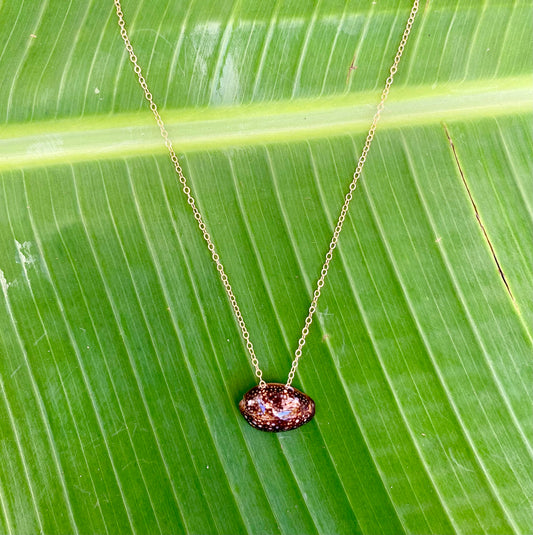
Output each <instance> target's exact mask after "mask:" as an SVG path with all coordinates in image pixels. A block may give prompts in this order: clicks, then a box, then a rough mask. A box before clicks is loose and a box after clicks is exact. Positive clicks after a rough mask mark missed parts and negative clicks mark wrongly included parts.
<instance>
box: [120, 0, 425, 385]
mask: <svg viewBox="0 0 533 535" xmlns="http://www.w3.org/2000/svg"><path fill="white" fill-rule="evenodd" d="M113 1H114V4H115V8H116V11H117V17H118V25H119V26H120V35H121V36H122V39H123V41H124V44H125V45H126V50H127V52H128V54H129V56H130V61H131V63H132V64H133V70H134V71H135V74H136V75H137V78H138V79H139V84H140V86H141V87H142V89H143V91H144V96H145V98H146V100H147V101H148V103H149V105H150V109H151V110H152V113H153V114H154V117H155V120H156V123H157V126H159V130H160V132H161V136H162V137H163V140H164V143H165V146H166V148H167V149H168V152H169V155H170V159H171V161H172V163H173V165H174V169H175V170H176V174H177V175H178V180H179V182H180V184H181V186H182V188H181V189H182V191H183V193H184V194H185V196H186V197H187V202H188V204H189V206H190V207H191V210H192V213H193V215H194V218H195V219H196V222H197V223H198V227H199V228H200V231H201V232H202V235H203V238H204V240H205V241H206V243H207V248H208V249H209V252H210V253H211V258H212V259H213V262H214V263H215V265H216V268H217V271H218V273H219V275H220V280H221V281H222V284H223V285H224V289H225V290H226V293H227V295H228V298H229V300H230V303H231V306H232V308H233V312H234V314H235V318H236V319H237V322H238V323H239V327H240V329H241V332H242V337H243V339H244V342H245V343H246V348H247V350H248V353H249V354H250V360H251V362H252V366H253V367H254V369H255V375H256V376H257V378H258V379H259V386H261V387H262V386H265V385H266V382H265V380H264V379H263V372H262V371H261V368H259V361H258V359H257V356H256V354H255V349H254V345H253V343H252V341H251V340H250V333H249V332H248V329H247V328H246V323H245V322H244V318H243V317H242V313H241V309H240V308H239V305H238V304H237V299H236V298H235V294H234V293H233V289H232V287H231V284H230V283H229V280H228V276H227V275H226V271H225V269H224V266H223V265H222V262H221V261H220V257H219V255H218V253H217V251H216V248H215V244H214V243H213V240H212V239H211V235H210V234H209V232H208V231H207V226H206V224H205V222H204V219H203V217H202V214H201V213H200V211H199V210H198V208H197V206H196V201H195V199H194V197H193V196H192V194H191V188H190V187H189V185H188V183H187V179H186V178H185V175H184V174H183V170H182V168H181V165H180V162H179V160H178V157H177V155H176V152H175V150H174V147H173V146H172V141H171V140H170V138H169V135H168V132H167V129H166V128H165V124H164V123H163V119H161V115H160V114H159V111H158V109H157V105H156V103H155V102H154V99H153V96H152V93H151V92H150V90H149V89H148V84H147V82H146V78H145V77H144V75H143V74H142V69H141V67H140V65H139V63H138V61H137V56H136V55H135V52H134V51H133V46H132V44H131V41H130V38H129V36H128V32H127V30H126V22H125V20H124V13H123V12H122V6H121V5H120V0H113ZM418 5H419V0H414V2H413V7H412V9H411V13H410V14H409V19H408V20H407V24H406V26H405V30H404V32H403V36H402V39H401V41H400V45H399V46H398V51H397V52H396V56H395V57H394V62H393V64H392V66H391V68H390V71H389V77H388V78H387V80H386V82H385V87H384V89H383V92H382V93H381V99H380V102H379V104H378V107H377V110H376V113H375V114H374V118H373V119H372V124H371V126H370V129H369V131H368V135H367V137H366V141H365V144H364V147H363V150H362V152H361V156H360V157H359V160H358V162H357V167H356V168H355V172H354V174H353V178H352V182H351V183H350V186H349V191H348V193H347V194H346V195H345V197H344V204H343V205H342V208H341V211H340V215H339V218H338V220H337V224H336V226H335V230H334V231H333V237H332V238H331V242H330V244H329V250H328V252H327V253H326V258H325V260H324V264H323V265H322V270H321V272H320V277H319V278H318V281H317V284H316V289H315V291H314V292H313V299H312V300H311V305H310V306H309V312H308V314H307V317H306V318H305V322H304V326H303V328H302V332H301V337H300V339H299V340H298V347H297V349H296V351H295V352H294V360H293V362H292V366H291V370H290V372H289V376H288V379H287V386H290V385H291V384H292V381H293V380H294V374H295V373H296V369H297V368H298V363H299V361H300V357H301V356H302V349H303V346H304V345H305V340H306V338H307V335H308V334H309V327H310V326H311V323H312V322H313V316H314V314H315V312H316V309H317V304H318V300H319V298H320V294H321V291H322V287H323V286H324V282H325V280H326V277H327V274H328V271H329V266H330V263H331V260H332V258H333V251H334V250H335V248H336V247H337V242H338V240H339V235H340V233H341V230H342V226H343V224H344V221H345V219H346V215H347V214H348V207H349V206H350V201H351V200H352V196H353V193H354V191H355V188H356V187H357V181H358V180H359V177H360V176H361V173H362V171H363V167H364V165H365V161H366V157H367V154H368V152H369V150H370V145H371V144H372V140H373V139H374V135H375V133H376V127H377V124H378V121H379V118H380V116H381V112H382V111H383V108H384V107H385V101H386V100H387V97H388V95H389V91H390V87H391V85H392V82H393V80H394V75H395V74H396V71H397V70H398V64H399V63H400V59H401V57H402V54H403V50H404V48H405V44H406V43H407V38H408V37H409V34H410V33H411V27H412V26H413V22H414V20H415V16H416V13H417V11H418Z"/></svg>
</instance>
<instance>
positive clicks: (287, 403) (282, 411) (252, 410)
mask: <svg viewBox="0 0 533 535" xmlns="http://www.w3.org/2000/svg"><path fill="white" fill-rule="evenodd" d="M239 410H240V411H241V414H242V415H243V416H244V418H245V419H246V421H247V422H248V423H249V424H250V425H251V426H252V427H255V428H256V429H260V430H261V431H270V432H272V433H278V432H279V431H290V430H291V429H296V428H297V427H300V426H301V425H304V424H306V423H307V422H308V421H309V420H311V419H312V418H313V416H314V415H315V402H314V401H313V400H312V399H311V398H310V397H309V396H308V395H306V394H304V393H303V392H300V391H299V390H297V389H296V388H294V387H292V386H289V387H287V386H286V385H284V384H281V383H267V384H266V385H265V386H264V387H263V388H261V387H260V386H254V387H253V388H252V389H251V390H249V391H248V392H246V394H244V397H243V398H242V400H241V402H240V403H239Z"/></svg>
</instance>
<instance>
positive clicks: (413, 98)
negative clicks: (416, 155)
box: [0, 76, 533, 170]
mask: <svg viewBox="0 0 533 535" xmlns="http://www.w3.org/2000/svg"><path fill="white" fill-rule="evenodd" d="M377 100H378V96H377V94H376V93H375V92H371V93H370V92H365V93H350V94H345V95H341V96H335V97H328V98H320V99H298V100H287V101H282V102H271V103H260V104H250V105H240V106H233V107H215V108H187V109H181V110H175V109H174V110H164V111H163V112H162V114H163V116H164V120H165V123H166V125H167V128H168V130H169V132H170V136H171V138H172V140H173V143H174V146H175V148H176V150H178V151H179V152H194V151H201V150H216V149H224V148H227V147H231V146H249V145H261V144H267V143H274V142H277V143H279V142H298V141H302V140H307V139H312V138H321V137H327V136H334V135H342V134H346V133H363V132H365V131H366V130H367V128H368V126H369V124H370V120H371V117H372V114H373V113H374V109H375V108H374V106H375V104H376V102H377ZM532 104H533V90H532V88H531V83H530V78H529V77H526V76H523V77H519V78H505V79H499V80H494V79H492V80H485V81H483V82H480V81H476V82H475V83H456V84H449V85H446V86H445V87H438V86H437V87H429V86H417V87H416V88H413V87H401V88H394V89H393V91H392V92H391V97H390V100H389V102H388V103H387V106H386V110H385V112H384V114H383V118H382V120H381V124H380V129H386V128H397V127H399V126H406V125H407V126H417V125H427V124H432V123H435V122H440V121H444V120H446V121H454V120H461V121H462V120H465V119H471V118H476V117H480V116H487V115H491V116H497V115H510V114H517V113H526V112H528V111H529V110H530V109H531V105H532ZM165 150H166V149H165V147H164V145H163V143H162V140H161V137H160V135H159V132H158V130H157V128H156V127H155V124H154V120H153V117H152V116H151V113H150V112H149V111H148V110H141V111H139V112H136V113H118V114H108V115H106V116H94V117H88V118H76V119H63V120H49V121H43V122H35V123H25V124H22V123H20V124H13V125H8V126H4V127H3V128H1V129H0V170H9V169H20V168H27V167H41V166H46V165H54V164H60V163H65V162H70V163H72V162H79V161H87V160H100V159H109V158H119V157H125V156H130V155H134V154H135V155H142V154H153V153H158V152H160V153H163V152H164V151H165Z"/></svg>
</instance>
